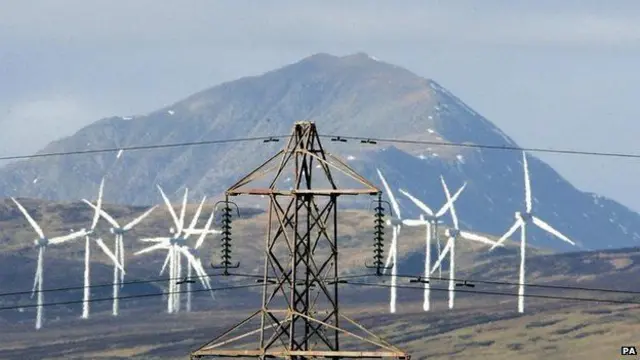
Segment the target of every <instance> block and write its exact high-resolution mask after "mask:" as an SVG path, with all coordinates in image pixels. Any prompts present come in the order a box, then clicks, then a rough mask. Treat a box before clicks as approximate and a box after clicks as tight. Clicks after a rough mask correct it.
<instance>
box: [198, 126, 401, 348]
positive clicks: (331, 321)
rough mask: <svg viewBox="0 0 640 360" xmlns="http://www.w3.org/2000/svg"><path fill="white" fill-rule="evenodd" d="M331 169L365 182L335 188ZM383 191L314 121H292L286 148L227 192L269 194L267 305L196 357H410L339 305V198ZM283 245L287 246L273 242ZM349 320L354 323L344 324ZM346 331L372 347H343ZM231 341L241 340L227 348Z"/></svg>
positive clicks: (264, 279) (351, 338)
mask: <svg viewBox="0 0 640 360" xmlns="http://www.w3.org/2000/svg"><path fill="white" fill-rule="evenodd" d="M314 163H315V166H314ZM287 166H291V167H292V172H293V173H294V174H293V175H294V179H295V180H294V183H293V186H292V187H291V188H290V189H288V190H280V189H277V188H276V183H277V182H278V180H279V178H280V176H281V175H282V174H283V173H284V172H285V169H286V168H287ZM314 169H320V170H319V171H316V172H320V173H322V174H323V175H324V177H323V178H324V181H326V183H327V185H328V186H327V188H325V189H316V188H313V187H312V178H313V177H312V174H313V170H314ZM331 169H334V170H338V171H339V172H340V174H341V175H342V176H343V177H344V176H346V177H348V178H349V179H351V180H355V181H356V182H357V183H358V184H359V185H360V186H363V187H364V189H353V188H352V189H341V188H338V186H337V185H336V181H335V179H334V177H333V176H332V174H331ZM271 171H275V178H274V179H273V180H271V181H270V184H269V185H268V186H267V187H265V188H247V185H249V184H250V183H255V182H256V181H257V180H258V179H260V178H264V177H265V176H266V174H267V173H269V172H271ZM314 180H316V181H317V180H318V179H317V178H316V179H314ZM314 183H315V181H314ZM379 193H380V190H378V189H377V188H376V187H375V186H374V185H372V184H371V183H370V182H369V181H367V180H366V179H364V178H363V177H361V176H360V175H358V174H357V173H356V172H355V171H354V170H352V169H351V168H350V167H349V166H348V165H346V164H345V163H344V162H343V161H341V160H339V159H337V158H336V157H334V156H333V155H331V154H329V153H326V152H325V151H324V150H323V148H322V145H321V143H320V138H319V136H318V133H317V130H316V126H315V124H314V123H313V122H297V123H295V125H294V127H293V134H292V136H291V138H290V139H289V141H288V143H287V145H286V146H285V148H284V149H282V150H280V151H279V152H278V153H277V154H276V155H274V156H273V157H271V158H270V159H269V160H267V161H266V162H265V163H263V164H262V165H261V166H259V167H258V168H257V169H256V170H254V171H253V172H251V173H250V174H249V175H247V176H246V177H244V178H243V179H241V180H240V181H238V182H237V183H236V184H235V185H233V186H232V187H230V188H229V189H228V190H227V191H226V195H227V197H229V196H237V195H263V196H268V197H269V224H268V229H267V236H266V244H265V262H264V277H263V279H262V280H261V281H262V282H263V283H264V287H263V297H262V304H263V305H262V308H261V309H260V310H258V311H256V312H255V313H253V314H252V315H251V316H249V317H248V318H247V319H245V320H244V321H242V322H241V323H239V324H238V325H236V326H235V327H233V328H231V329H230V330H229V331H227V332H225V333H223V334H222V335H221V336H219V337H217V338H216V339H214V340H212V341H210V342H208V343H207V344H205V345H203V346H202V347H200V348H199V349H198V350H196V351H194V352H193V353H191V358H192V359H199V358H204V357H218V358H229V357H245V358H247V357H251V358H260V359H267V358H285V359H312V358H334V359H341V358H371V359H376V358H395V359H410V356H409V355H408V354H406V353H405V352H403V351H402V350H400V349H398V348H397V347H395V346H393V345H391V344H389V343H388V342H386V341H384V340H382V339H381V338H379V337H377V336H375V335H373V334H372V333H371V332H369V331H368V330H366V329H365V328H364V327H362V326H361V325H359V324H357V323H356V322H355V321H353V320H351V319H350V318H348V317H346V316H345V315H343V314H340V312H339V301H338V285H339V281H338V275H339V272H338V243H337V239H338V211H337V210H338V209H337V204H338V203H337V200H338V197H339V196H340V195H359V194H367V195H377V194H379ZM278 246H280V247H281V248H282V249H281V250H282V251H278V250H277V249H276V248H277V247H278ZM278 301H279V302H278ZM258 319H259V320H260V323H259V325H258V328H257V329H255V330H250V331H248V332H241V333H240V335H238V336H233V337H230V338H229V336H231V333H232V332H234V331H236V330H238V329H239V328H240V327H242V326H245V325H246V324H248V323H249V322H250V321H256V322H257V320H258ZM345 326H350V327H353V328H354V329H355V330H353V331H350V330H347V329H346V328H345ZM358 333H359V334H358ZM251 335H254V336H257V337H258V339H257V342H258V343H259V344H257V346H255V343H254V344H249V345H250V346H249V347H247V346H240V345H237V344H239V343H241V342H242V340H243V339H246V338H247V337H249V336H251ZM341 335H344V336H342V337H341ZM345 337H347V338H349V339H348V340H353V341H358V342H359V343H362V345H364V344H368V345H370V346H373V347H374V348H375V349H373V350H370V351H369V350H364V349H362V348H361V347H360V346H357V348H356V349H355V350H340V348H341V339H344V338H345ZM225 338H226V339H225ZM231 344H233V345H237V346H236V347H235V348H233V349H229V348H227V347H226V346H228V345H231Z"/></svg>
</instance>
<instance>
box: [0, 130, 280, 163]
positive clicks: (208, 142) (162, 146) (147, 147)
mask: <svg viewBox="0 0 640 360" xmlns="http://www.w3.org/2000/svg"><path fill="white" fill-rule="evenodd" d="M289 136H290V135H274V136H258V137H246V138H236V139H220V140H203V141H188V142H178V143H170V144H156V145H138V146H125V147H119V148H104V149H93V150H73V151H59V152H48V153H39V154H31V155H13V156H2V157H0V161H2V160H22V159H32V158H41V157H51V156H67V155H85V154H100V153H108V152H119V151H120V150H122V151H131V150H157V149H167V148H174V147H185V146H199V145H213V144H227V143H236V142H245V141H255V140H270V139H282V138H287V137H289Z"/></svg>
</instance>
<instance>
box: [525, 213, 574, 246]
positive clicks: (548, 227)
mask: <svg viewBox="0 0 640 360" xmlns="http://www.w3.org/2000/svg"><path fill="white" fill-rule="evenodd" d="M532 220H533V223H534V224H536V225H537V226H538V227H539V228H541V229H542V230H544V231H546V232H548V233H550V234H551V235H554V236H556V237H558V238H560V239H561V240H564V241H566V242H568V243H569V244H571V245H575V244H576V243H574V242H573V241H571V240H570V239H569V238H568V237H566V236H565V235H564V234H563V233H561V232H560V231H558V230H556V229H554V228H553V227H551V225H549V224H547V223H546V222H544V221H542V220H540V219H539V218H537V217H535V216H533V217H532Z"/></svg>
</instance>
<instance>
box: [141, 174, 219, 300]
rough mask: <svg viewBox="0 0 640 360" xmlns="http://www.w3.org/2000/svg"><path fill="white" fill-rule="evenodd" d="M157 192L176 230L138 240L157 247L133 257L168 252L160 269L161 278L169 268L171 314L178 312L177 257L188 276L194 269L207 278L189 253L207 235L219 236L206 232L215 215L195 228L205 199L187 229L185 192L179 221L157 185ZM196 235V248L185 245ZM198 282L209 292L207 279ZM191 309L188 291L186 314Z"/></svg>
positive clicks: (178, 264) (215, 232) (189, 287)
mask: <svg viewBox="0 0 640 360" xmlns="http://www.w3.org/2000/svg"><path fill="white" fill-rule="evenodd" d="M158 190H159V191H160V194H161V195H162V198H163V200H164V202H165V205H166V206H167V209H168V210H169V213H170V214H171V217H172V219H173V222H174V225H175V228H173V227H171V228H170V229H169V232H170V233H171V234H172V236H171V237H158V238H151V239H141V241H143V242H156V243H157V244H156V245H153V246H151V247H149V248H146V249H144V250H141V251H139V252H138V253H136V255H138V254H142V253H145V252H150V251H154V250H160V249H165V250H168V253H167V257H166V258H165V261H164V264H163V265H162V269H161V270H160V275H162V273H163V272H164V270H165V268H166V267H167V265H169V274H170V275H169V277H170V281H169V290H168V293H169V294H168V295H169V296H168V301H167V312H169V313H172V312H174V311H179V310H180V296H179V295H180V284H179V283H176V282H175V281H174V280H175V279H176V278H178V277H179V276H180V273H181V270H182V269H181V261H180V255H184V256H186V257H187V259H188V262H189V264H190V265H191V266H187V271H188V275H187V276H191V269H192V268H193V269H194V270H196V273H198V274H200V276H202V274H204V276H205V277H206V273H204V269H203V268H202V263H201V262H200V261H199V260H197V259H195V257H193V254H191V252H189V251H194V252H195V251H196V249H197V248H198V247H200V245H202V242H203V241H204V237H205V236H206V235H207V234H219V233H220V231H217V230H209V227H210V226H211V223H212V222H213V219H214V215H215V212H212V213H211V216H210V217H209V219H208V220H207V224H206V226H205V229H204V230H196V229H195V226H196V223H197V221H198V218H199V217H200V213H201V211H202V206H203V205H204V202H205V200H206V197H205V198H203V199H202V201H201V202H200V206H199V207H198V208H197V210H196V213H195V215H194V218H193V219H192V221H191V223H190V225H189V227H188V228H187V229H184V217H185V211H186V206H187V196H188V190H187V189H185V195H184V197H183V201H182V209H181V211H180V217H179V218H178V216H176V213H175V210H174V209H173V206H172V205H171V202H170V201H169V199H168V198H167V196H166V194H165V193H164V191H163V190H162V188H161V187H160V186H159V185H158ZM196 234H199V235H200V237H199V239H198V240H197V242H196V245H195V248H190V247H188V246H187V245H186V240H187V239H188V238H189V236H190V235H196ZM185 251H187V252H189V254H190V255H189V256H187V255H186V253H185ZM191 258H193V260H194V261H195V263H193V262H192V261H191V260H189V259H191ZM201 281H204V282H203V286H205V288H208V289H210V288H211V286H210V283H209V279H208V278H205V279H201ZM205 283H206V285H205ZM187 289H188V290H190V289H191V282H187ZM190 308H191V292H189V291H188V292H187V311H189V310H190Z"/></svg>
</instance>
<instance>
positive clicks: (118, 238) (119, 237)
mask: <svg viewBox="0 0 640 360" xmlns="http://www.w3.org/2000/svg"><path fill="white" fill-rule="evenodd" d="M82 201H84V202H85V203H86V204H87V205H89V206H91V207H92V208H93V209H94V210H95V211H99V212H100V216H102V218H104V219H105V220H107V221H108V222H109V223H110V224H111V226H112V228H110V229H109V231H110V232H111V233H112V234H114V247H115V257H116V258H117V259H118V262H119V263H120V265H121V266H122V267H123V268H124V234H125V233H127V232H128V231H129V230H131V229H133V227H135V226H136V225H138V224H139V223H140V222H142V220H144V219H145V218H146V217H147V216H149V214H151V212H152V211H153V210H154V209H155V208H156V207H157V206H153V207H151V208H150V209H149V210H147V211H145V212H144V213H143V214H142V215H140V216H138V217H137V218H135V219H133V220H132V221H131V222H129V223H128V224H126V225H125V226H120V224H118V222H117V221H116V220H115V219H114V218H113V217H112V216H111V215H109V214H108V213H107V212H106V211H105V210H104V209H98V208H97V207H96V206H95V205H93V204H92V203H91V202H90V201H88V200H86V199H82ZM123 282H124V271H120V269H119V268H118V266H115V265H114V266H113V308H112V314H113V316H117V315H118V306H119V302H118V297H119V293H120V288H121V287H122V283H123Z"/></svg>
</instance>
